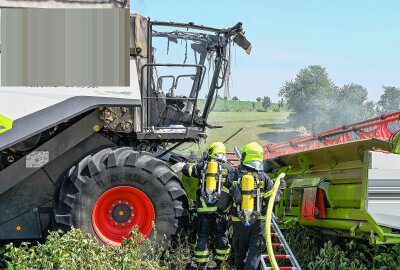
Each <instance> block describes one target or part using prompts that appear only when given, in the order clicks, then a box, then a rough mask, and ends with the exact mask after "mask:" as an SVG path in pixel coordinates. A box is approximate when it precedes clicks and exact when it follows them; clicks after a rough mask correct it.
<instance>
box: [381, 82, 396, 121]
mask: <svg viewBox="0 0 400 270" xmlns="http://www.w3.org/2000/svg"><path fill="white" fill-rule="evenodd" d="M383 89H384V92H383V94H382V95H381V97H380V99H379V101H378V112H379V113H380V114H384V113H390V112H395V111H398V110H400V88H397V87H393V86H383Z"/></svg>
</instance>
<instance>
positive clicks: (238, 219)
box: [232, 216, 240, 221]
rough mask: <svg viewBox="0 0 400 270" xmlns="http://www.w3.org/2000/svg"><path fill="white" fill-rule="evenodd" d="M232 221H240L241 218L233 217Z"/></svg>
mask: <svg viewBox="0 0 400 270" xmlns="http://www.w3.org/2000/svg"><path fill="white" fill-rule="evenodd" d="M232 221H240V218H238V217H235V216H232Z"/></svg>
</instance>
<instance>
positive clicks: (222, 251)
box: [215, 248, 230, 255]
mask: <svg viewBox="0 0 400 270" xmlns="http://www.w3.org/2000/svg"><path fill="white" fill-rule="evenodd" d="M229 251H230V249H229V248H227V249H215V252H216V253H217V254H220V255H226V254H229Z"/></svg>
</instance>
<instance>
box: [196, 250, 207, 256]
mask: <svg viewBox="0 0 400 270" xmlns="http://www.w3.org/2000/svg"><path fill="white" fill-rule="evenodd" d="M209 254H210V252H208V250H197V251H196V250H195V251H194V255H195V256H208V255H209Z"/></svg>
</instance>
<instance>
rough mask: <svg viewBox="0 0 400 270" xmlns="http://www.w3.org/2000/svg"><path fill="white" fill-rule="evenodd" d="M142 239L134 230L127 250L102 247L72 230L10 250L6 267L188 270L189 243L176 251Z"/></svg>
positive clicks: (7, 250) (6, 254)
mask: <svg viewBox="0 0 400 270" xmlns="http://www.w3.org/2000/svg"><path fill="white" fill-rule="evenodd" d="M140 240H141V235H140V234H139V233H137V230H134V231H133V232H132V233H131V238H129V239H127V240H125V241H124V242H123V248H116V247H111V246H106V245H102V244H99V243H98V242H97V241H96V239H95V238H94V237H93V236H91V235H90V234H87V233H84V232H82V231H80V230H77V229H72V230H70V231H69V232H68V233H66V234H63V233H62V232H61V231H58V232H51V233H50V234H49V236H48V237H47V240H46V242H45V243H44V244H41V243H38V244H37V245H33V246H31V245H30V244H29V243H27V242H24V243H22V244H21V245H19V246H15V245H14V244H9V245H7V246H6V253H5V265H6V266H7V267H8V269H10V270H11V269H12V270H19V269H24V270H25V269H60V270H61V269H62V270H75V269H96V270H102V269H104V270H106V269H107V270H109V269H118V270H120V269H121V270H125V269H126V270H129V269H132V270H133V269H148V270H164V269H184V265H186V264H187V263H188V262H189V261H190V249H189V248H187V246H186V244H187V242H185V241H182V244H179V245H176V246H175V247H174V249H168V250H166V249H164V247H163V246H162V244H159V243H156V242H155V241H150V240H149V239H146V240H144V241H142V243H141V244H139V242H140Z"/></svg>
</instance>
